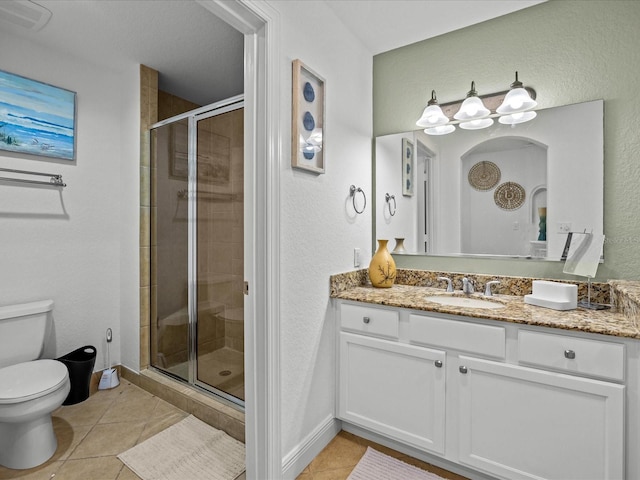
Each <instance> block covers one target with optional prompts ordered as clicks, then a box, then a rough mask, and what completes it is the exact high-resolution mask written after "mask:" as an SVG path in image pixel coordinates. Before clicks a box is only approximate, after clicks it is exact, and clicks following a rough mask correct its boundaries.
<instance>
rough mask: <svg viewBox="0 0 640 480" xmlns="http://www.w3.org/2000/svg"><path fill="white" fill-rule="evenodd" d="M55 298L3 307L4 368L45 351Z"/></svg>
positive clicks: (0, 341)
mask: <svg viewBox="0 0 640 480" xmlns="http://www.w3.org/2000/svg"><path fill="white" fill-rule="evenodd" d="M51 310H53V300H42V301H38V302H31V303H22V304H19V305H7V306H4V307H0V368H2V367H6V366H9V365H14V364H16V363H21V362H28V361H30V360H36V359H38V358H39V357H40V355H41V354H42V350H43V348H44V337H45V333H46V331H47V320H48V318H49V312H51Z"/></svg>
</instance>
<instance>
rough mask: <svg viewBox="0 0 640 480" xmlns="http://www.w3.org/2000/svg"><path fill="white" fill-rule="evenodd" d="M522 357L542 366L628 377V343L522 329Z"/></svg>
mask: <svg viewBox="0 0 640 480" xmlns="http://www.w3.org/2000/svg"><path fill="white" fill-rule="evenodd" d="M518 360H519V361H520V363H527V364H531V365H537V366H541V367H549V368H553V369H557V370H564V371H567V372H573V373H581V374H585V375H593V376H597V377H603V378H608V379H612V380H618V381H622V380H624V345H623V344H621V343H609V342H601V341H599V340H590V339H586V338H575V337H570V336H565V335H555V334H550V333H538V332H530V331H527V330H522V331H520V332H519V334H518Z"/></svg>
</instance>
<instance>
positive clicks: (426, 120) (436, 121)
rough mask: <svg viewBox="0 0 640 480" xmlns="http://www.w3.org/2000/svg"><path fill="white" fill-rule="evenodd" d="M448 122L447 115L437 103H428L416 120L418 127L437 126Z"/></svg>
mask: <svg viewBox="0 0 640 480" xmlns="http://www.w3.org/2000/svg"><path fill="white" fill-rule="evenodd" d="M448 122H449V119H448V118H447V116H446V115H445V114H444V113H443V112H442V109H441V108H440V107H439V106H438V105H429V106H427V107H426V108H425V109H424V112H422V116H421V117H420V119H419V120H418V121H417V122H416V125H418V126H419V127H423V128H424V127H437V126H439V125H444V124H446V123H448Z"/></svg>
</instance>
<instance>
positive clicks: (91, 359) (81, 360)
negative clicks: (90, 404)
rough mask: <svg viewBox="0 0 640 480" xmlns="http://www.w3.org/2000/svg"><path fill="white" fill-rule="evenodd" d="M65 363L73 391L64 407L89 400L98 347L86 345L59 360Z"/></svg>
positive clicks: (70, 391)
mask: <svg viewBox="0 0 640 480" xmlns="http://www.w3.org/2000/svg"><path fill="white" fill-rule="evenodd" d="M56 360H58V361H60V362H62V363H64V364H65V365H66V366H67V370H69V380H70V382H71V390H69V395H67V398H66V399H65V401H64V402H62V404H63V405H74V404H76V403H80V402H83V401H85V400H86V399H87V398H89V386H90V385H91V374H92V373H93V366H94V365H95V363H96V347H94V346H91V345H85V346H84V347H81V348H78V349H76V350H74V351H73V352H71V353H67V354H66V355H64V356H62V357H60V358H57V359H56Z"/></svg>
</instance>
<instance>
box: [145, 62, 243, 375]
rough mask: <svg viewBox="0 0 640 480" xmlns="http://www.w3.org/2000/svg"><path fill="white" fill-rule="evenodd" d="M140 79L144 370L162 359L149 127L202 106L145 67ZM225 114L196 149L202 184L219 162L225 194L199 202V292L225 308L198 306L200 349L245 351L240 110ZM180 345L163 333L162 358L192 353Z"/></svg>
mask: <svg viewBox="0 0 640 480" xmlns="http://www.w3.org/2000/svg"><path fill="white" fill-rule="evenodd" d="M140 82H141V85H140V91H141V96H140V112H141V117H140V131H141V153H140V158H141V161H140V169H141V174H140V182H141V184H140V369H141V370H143V369H145V368H147V367H148V366H149V365H150V363H151V359H155V358H158V356H157V355H158V346H157V345H156V342H155V341H154V342H151V344H152V345H151V348H149V344H150V335H151V329H152V328H154V329H155V328H157V325H156V323H155V322H156V321H157V318H158V313H159V312H158V311H157V308H158V303H157V281H158V279H157V278H153V277H151V270H153V271H158V270H157V269H156V266H157V263H156V262H157V254H156V247H157V221H156V220H157V208H158V207H157V206H158V198H157V195H156V194H155V191H152V190H151V188H150V185H151V181H152V180H154V181H155V182H157V179H158V169H157V166H156V165H153V164H152V160H151V155H150V148H149V133H148V132H149V127H150V126H151V125H153V124H154V123H157V122H158V121H161V120H163V119H166V118H169V117H172V116H175V115H179V114H181V113H184V112H188V111H191V110H193V109H196V108H198V107H199V105H197V104H194V103H192V102H189V101H188V100H185V99H182V98H179V97H177V96H175V95H172V94H169V93H167V92H164V91H162V90H159V88H158V72H157V71H156V70H154V69H152V68H149V67H146V66H144V65H141V67H140ZM223 117H224V118H219V117H212V118H210V119H207V120H205V121H202V122H200V134H199V144H198V149H199V162H202V164H203V165H202V171H203V172H205V175H204V176H203V177H201V180H204V181H203V185H204V187H205V188H207V187H208V185H207V184H206V180H207V175H206V172H207V170H206V168H208V167H210V166H211V165H213V166H214V167H213V168H220V165H221V164H222V165H223V170H222V171H219V170H218V171H215V172H213V174H212V175H211V177H212V178H213V182H212V183H213V185H212V188H211V189H212V190H214V191H215V192H217V193H218V194H220V195H218V197H217V198H216V201H211V199H206V198H205V199H204V200H203V201H199V205H198V209H199V212H198V214H199V217H200V218H202V219H205V220H204V221H202V222H200V223H199V225H198V231H199V233H200V236H199V239H198V241H199V243H200V245H201V246H202V248H200V250H199V252H198V270H199V279H198V282H199V285H198V287H199V290H198V297H199V300H200V301H201V302H203V301H209V302H210V303H211V304H212V305H219V304H225V305H226V310H228V311H226V312H225V311H224V309H223V310H220V309H219V308H215V312H213V310H212V309H211V308H210V309H209V310H208V311H206V312H204V311H203V312H201V315H202V316H203V322H202V325H201V326H200V327H199V332H198V333H199V335H198V337H199V339H201V340H202V345H201V346H200V347H202V352H201V353H206V352H208V351H211V350H214V349H217V348H221V347H223V346H227V347H229V348H232V349H234V350H237V351H244V322H243V320H242V319H243V316H242V306H243V303H244V298H243V294H242V292H243V279H244V271H243V270H244V266H243V259H244V251H243V247H244V238H243V223H244V219H243V210H244V208H243V197H244V195H243V193H244V192H243V188H244V176H243V163H244V162H243V158H244V151H243V147H244V134H243V132H244V130H243V110H238V111H235V112H231V113H228V114H225V115H224V116H223ZM185 148H186V146H185ZM225 156H226V157H228V159H229V162H228V165H229V167H228V169H227V170H225V169H224V165H225V162H220V161H216V160H219V159H220V157H225ZM199 165H200V163H199ZM161 173H164V172H161ZM152 195H153V196H152ZM221 199H223V201H220V200H221ZM199 200H200V199H199ZM151 265H153V269H151ZM212 308H213V307H212ZM165 313H166V312H165ZM169 313H172V312H169ZM163 315H164V313H163ZM154 331H155V330H154ZM185 335H186V333H185V332H178V334H177V335H175V337H176V338H178V340H177V342H178V343H184V342H183V341H182V340H180V337H182V338H184V337H185ZM182 348H183V346H182V345H177V344H176V342H172V341H171V339H165V341H164V343H161V348H160V350H161V351H162V352H163V353H164V354H165V356H167V355H168V356H172V357H174V360H175V361H176V362H177V361H180V359H181V358H183V357H184V358H185V359H186V357H187V355H186V351H182Z"/></svg>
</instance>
